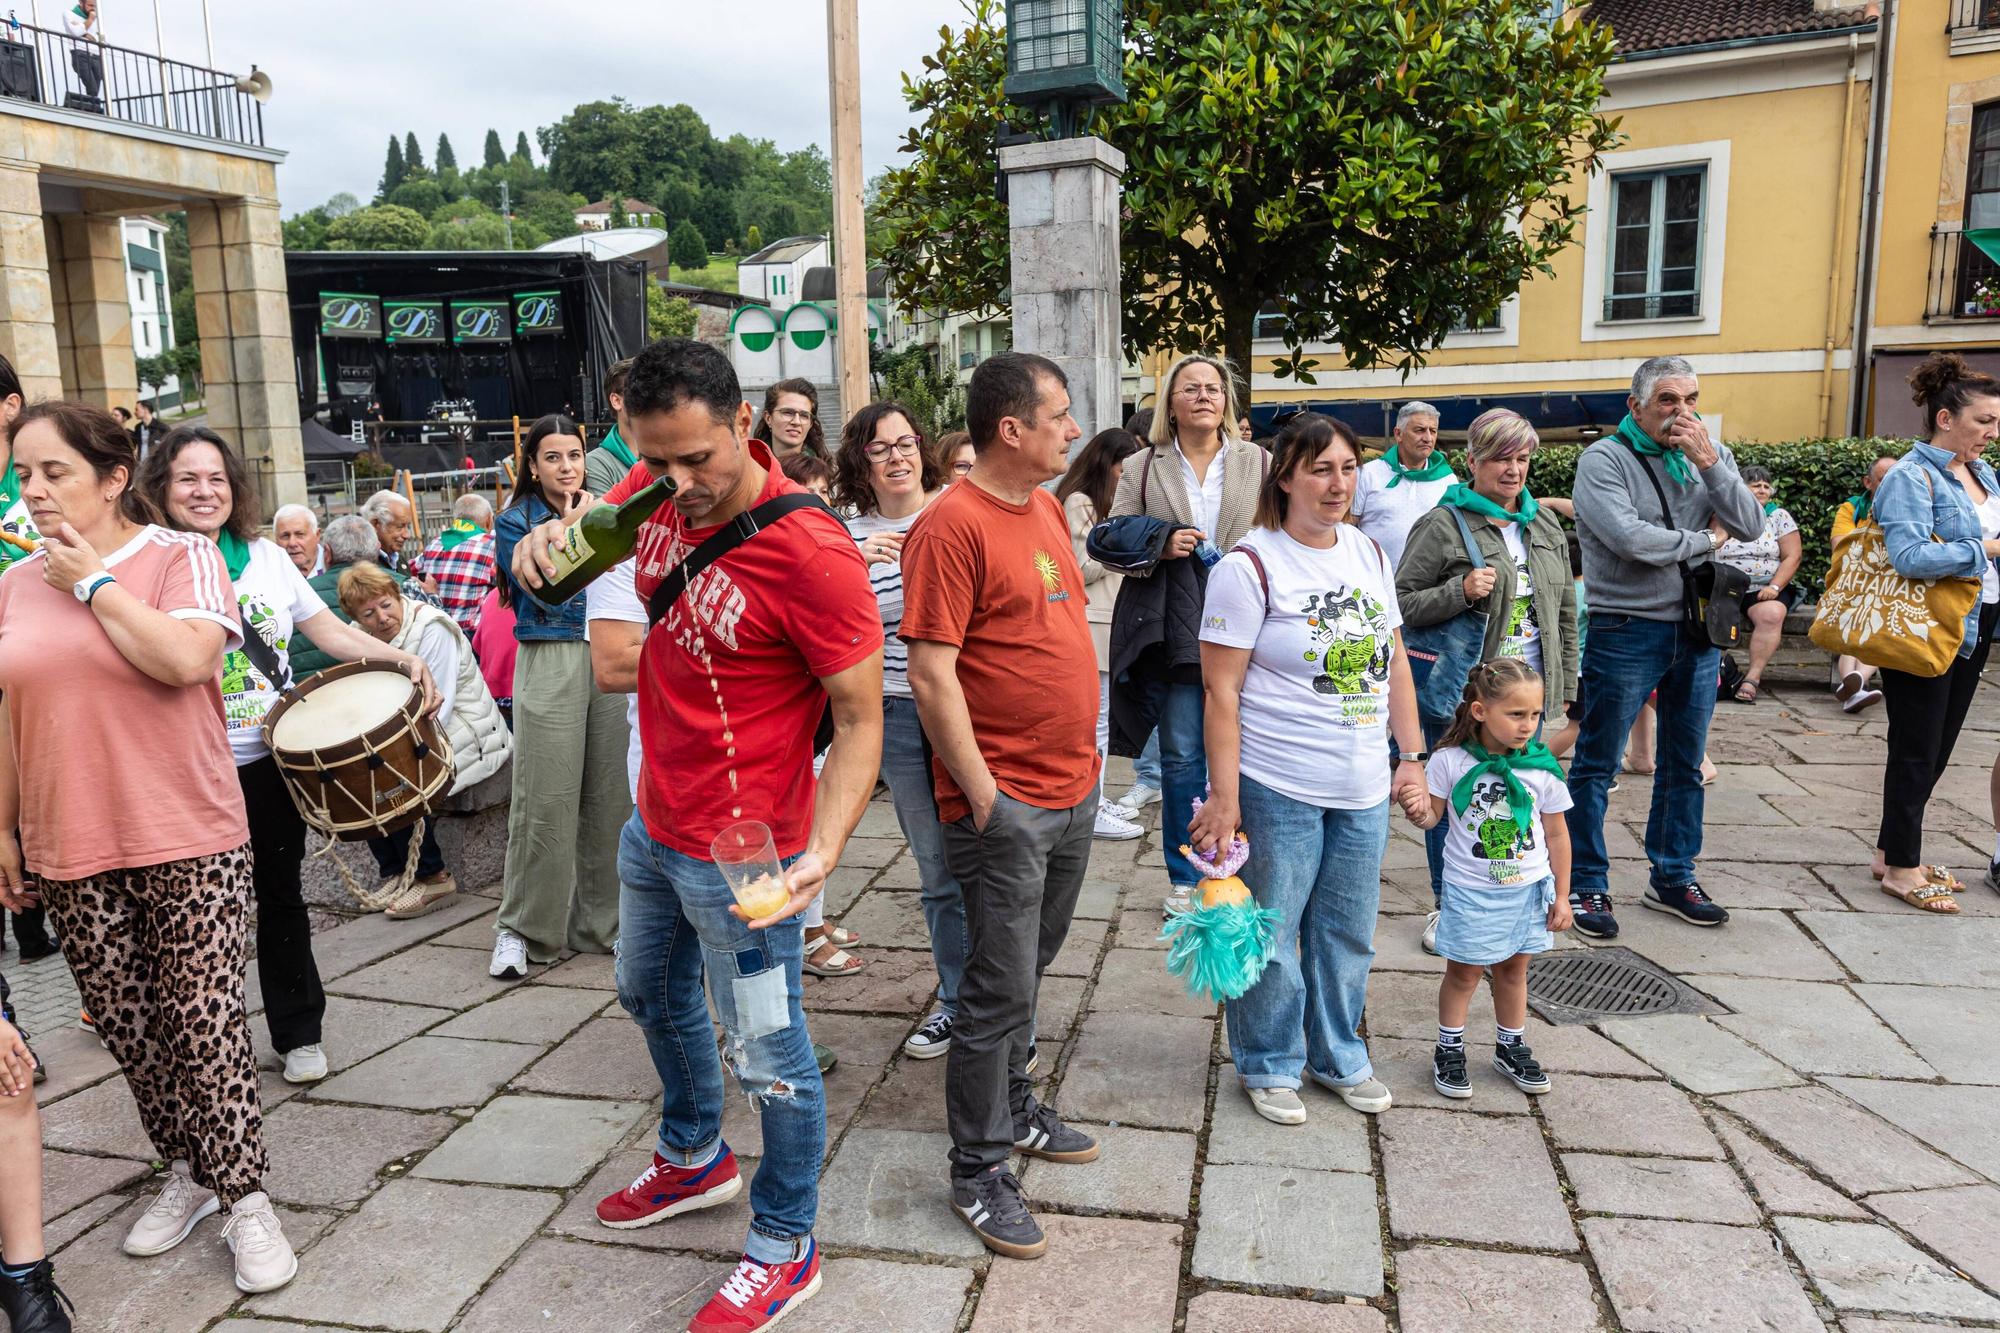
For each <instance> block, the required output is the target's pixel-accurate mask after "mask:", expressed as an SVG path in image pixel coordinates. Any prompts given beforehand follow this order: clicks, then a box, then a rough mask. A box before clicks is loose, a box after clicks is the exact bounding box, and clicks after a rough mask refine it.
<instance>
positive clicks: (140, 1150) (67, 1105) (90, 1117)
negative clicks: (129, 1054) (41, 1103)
mask: <svg viewBox="0 0 2000 1333" xmlns="http://www.w3.org/2000/svg"><path fill="white" fill-rule="evenodd" d="M42 1146H43V1147H45V1148H68V1149H71V1150H73V1151H76V1152H86V1153H101V1154H107V1155H110V1156H113V1157H132V1158H137V1159H138V1160H140V1161H142V1162H150V1161H152V1160H154V1157H153V1141H152V1140H151V1139H149V1138H147V1137H146V1128H145V1126H144V1125H142V1124H140V1123H139V1108H138V1105H137V1104H136V1103H134V1102H133V1100H132V1092H131V1089H129V1088H127V1087H126V1086H125V1080H124V1079H122V1078H114V1079H109V1080H107V1081H105V1082H103V1083H99V1084H97V1085H96V1086H94V1087H90V1088H86V1089H84V1090H83V1091H82V1092H79V1093H75V1094H73V1095H72V1096H68V1097H65V1098H63V1099H62V1100H61V1101H59V1102H57V1103H55V1105H53V1106H45V1107H43V1108H42Z"/></svg>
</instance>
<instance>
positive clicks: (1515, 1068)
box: [1493, 1041, 1549, 1096]
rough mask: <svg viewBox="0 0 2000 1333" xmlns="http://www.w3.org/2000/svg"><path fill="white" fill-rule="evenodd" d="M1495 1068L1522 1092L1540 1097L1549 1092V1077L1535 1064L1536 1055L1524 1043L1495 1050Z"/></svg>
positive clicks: (1496, 1047)
mask: <svg viewBox="0 0 2000 1333" xmlns="http://www.w3.org/2000/svg"><path fill="white" fill-rule="evenodd" d="M1493 1067H1494V1068H1495V1069H1497V1070H1499V1071H1500V1072H1501V1073H1503V1074H1505V1075H1506V1076H1507V1077H1508V1078H1509V1079H1511V1080H1512V1081H1513V1084H1514V1086H1515V1087H1517V1088H1519V1089H1520V1090H1521V1091H1522V1092H1528V1093H1533V1094H1535V1095H1536V1096H1540V1095H1541V1094H1542V1093H1545V1092H1547V1091H1548V1090H1549V1076H1548V1075H1547V1074H1544V1073H1543V1072H1542V1067H1541V1066H1540V1065H1538V1064H1536V1063H1535V1053H1534V1052H1533V1051H1531V1050H1529V1049H1528V1044H1527V1043H1526V1042H1524V1041H1517V1042H1515V1043H1513V1044H1512V1045H1510V1046H1495V1047H1494V1048H1493Z"/></svg>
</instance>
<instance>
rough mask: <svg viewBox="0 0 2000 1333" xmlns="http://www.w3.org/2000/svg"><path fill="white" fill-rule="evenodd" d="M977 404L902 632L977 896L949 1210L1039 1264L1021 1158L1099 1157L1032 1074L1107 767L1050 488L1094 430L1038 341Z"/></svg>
mask: <svg viewBox="0 0 2000 1333" xmlns="http://www.w3.org/2000/svg"><path fill="white" fill-rule="evenodd" d="M1214 405H1217V406H1219V405H1220V404H1219V403H1216V404H1214ZM965 415H966V424H967V426H968V427H969V428H970V429H971V432H972V439H973V445H974V449H975V451H976V454H977V461H976V462H975V463H974V465H973V469H972V471H971V473H969V474H968V475H967V476H966V478H965V480H964V481H963V482H960V483H958V484H956V485H954V486H952V487H951V488H950V489H949V490H947V491H946V492H945V494H944V495H943V497H942V498H940V499H939V500H938V501H937V502H936V504H935V505H933V506H931V507H930V508H929V509H928V510H927V511H926V512H925V514H924V516H923V519H922V520H921V521H920V522H919V523H917V524H916V526H915V527H914V528H913V529H912V531H911V532H910V536H909V540H908V542H907V543H905V545H904V548H903V552H902V556H903V560H902V566H903V577H904V581H905V582H904V600H903V621H902V627H901V634H902V638H903V641H904V642H905V643H907V644H908V645H909V649H910V668H909V670H910V686H911V690H912V692H913V693H914V694H915V697H916V702H917V710H918V712H919V714H920V715H921V716H922V718H923V729H924V732H925V734H927V735H928V736H929V737H930V739H931V743H932V745H933V746H935V747H936V750H937V759H938V763H937V766H936V767H937V772H936V793H937V803H938V813H939V817H940V818H942V819H943V820H944V821H945V830H944V846H945V859H946V862H947V864H948V865H949V866H950V867H951V872H952V874H953V875H954V876H955V877H956V878H957V880H958V882H959V884H960V885H961V886H963V889H964V897H965V924H966V945H967V953H966V968H965V977H964V980H963V981H962V983H961V984H960V986H959V992H958V1018H957V1022H956V1023H955V1024H954V1026H953V1030H952V1038H951V1050H950V1052H949V1054H948V1055H947V1057H946V1058H947V1059H948V1061H949V1062H950V1063H949V1064H948V1066H947V1067H946V1069H945V1124H946V1128H947V1130H948V1131H949V1132H950V1134H951V1145H952V1146H951V1154H950V1157H951V1166H950V1173H951V1206H952V1209H953V1211H955V1212H957V1214H958V1215H959V1216H960V1217H962V1218H964V1219H965V1222H966V1225H968V1226H969V1227H971V1228H972V1230H973V1233H974V1234H975V1235H977V1236H978V1237H979V1239H980V1240H981V1241H982V1242H983V1243H984V1244H985V1245H986V1247H987V1248H988V1249H990V1250H992V1251H993V1252H995V1253H996V1254H1003V1255H1006V1256H1008V1257H1010V1258H1016V1259H1032V1258H1035V1257H1037V1256H1039V1255H1041V1254H1042V1253H1043V1252H1044V1251H1046V1250H1047V1248H1048V1238H1047V1237H1046V1236H1045V1235H1044V1234H1043V1232H1042V1228H1041V1225H1040V1224H1039V1223H1038V1222H1037V1221H1036V1220H1035V1218H1034V1215H1033V1214H1032V1213H1030V1212H1029V1211H1028V1207H1027V1204H1026V1202H1025V1201H1024V1200H1023V1199H1022V1197H1021V1186H1020V1184H1019V1183H1018V1182H1017V1181H1016V1180H1015V1179H1014V1176H1013V1174H1012V1172H1011V1171H1009V1169H1008V1158H1009V1156H1010V1155H1011V1154H1013V1153H1016V1152H1019V1153H1021V1154H1023V1155H1025V1156H1029V1157H1039V1158H1042V1159H1044V1160H1046V1161H1051V1162H1090V1161H1095V1160H1096V1158H1097V1151H1098V1145H1097V1141H1096V1140H1095V1139H1093V1138H1091V1137H1090V1136H1089V1135H1088V1134H1085V1133H1083V1132H1082V1131H1080V1130H1078V1129H1075V1128H1073V1127H1071V1126H1069V1125H1065V1124H1064V1123H1063V1122H1062V1120H1061V1118H1060V1117H1058V1116H1057V1115H1056V1113H1055V1111H1054V1109H1053V1108H1051V1107H1047V1106H1044V1105H1042V1104H1041V1103H1040V1102H1038V1101H1037V1100H1036V1099H1035V1096H1034V1093H1033V1092H1032V1090H1031V1087H1030V1084H1029V1081H1028V1079H1029V1061H1030V1059H1031V1054H1032V1051H1033V1043H1034V1022H1035V999H1036V994H1037V991H1038V990H1039V988H1040V985H1041V978H1042V974H1043V973H1044V972H1045V971H1046V970H1047V969H1048V966H1049V964H1050V963H1051V962H1053V961H1054V959H1055V956H1056V953H1057V951H1058V950H1060V949H1061V948H1062V944H1063V940H1064V939H1065V938H1067V936H1068V934H1069V927H1070V918H1071V915H1072V914H1073V913H1074V911H1075V909H1076V895H1077V891H1078V890H1079V889H1080V888H1082V886H1083V875H1084V870H1085V869H1086V867H1087V866H1088V864H1089V861H1090V839H1091V831H1092V828H1093V826H1094V821H1095V819H1096V816H1097V807H1098V804H1099V785H1098V784H1099V780H1100V777H1101V769H1102V765H1101V764H1100V763H1099V762H1098V757H1097V747H1096V736H1095V731H1096V727H1095V716H1096V708H1097V688H1096V686H1097V682H1096V681H1095V680H1094V679H1093V673H1092V671H1091V669H1090V666H1089V663H1090V662H1091V661H1092V659H1093V656H1094V654H1093V652H1092V649H1091V643H1090V623H1089V621H1088V619H1087V618H1086V615H1085V611H1084V599H1083V572H1082V571H1081V570H1080V569H1078V568H1077V563H1076V558H1075V557H1074V556H1073V555H1071V554H1070V546H1069V526H1068V524H1067V522H1066V521H1065V520H1064V518H1063V514H1062V508H1061V506H1060V505H1058V504H1057V503H1056V501H1055V497H1054V496H1052V495H1050V494H1049V493H1048V491H1046V490H1045V489H1043V485H1042V484H1043V483H1044V482H1047V481H1052V480H1054V479H1055V478H1057V477H1059V476H1061V475H1062V474H1063V470H1064V465H1065V463H1066V461H1067V454H1068V448H1069V444H1070V442H1071V441H1072V440H1075V439H1077V438H1078V437H1079V436H1081V435H1082V433H1083V432H1082V431H1081V430H1080V429H1079V428H1078V426H1077V424H1076V421H1075V419H1074V418H1073V417H1072V416H1071V415H1070V398H1069V387H1068V384H1067V382H1066V381H1065V379H1064V378H1063V373H1062V371H1061V370H1060V369H1058V368H1057V366H1056V364H1055V363H1054V362H1053V361H1050V360H1048V359H1047V358H1045V357H1040V356H1035V355H1032V354H1030V353H1024V352H1001V353H999V354H997V355H995V356H991V357H988V358H987V359H986V360H985V361H982V362H981V363H980V364H979V366H978V367H977V368H976V369H975V370H974V371H973V372H972V382H971V384H970V385H969V386H968V388H967V391H966V412H965ZM1217 467H1218V468H1219V467H1220V464H1219V463H1218V464H1217ZM974 699H976V700H978V703H979V711H978V713H977V719H978V720H977V721H975V720H974V717H975V715H974V713H973V712H972V709H971V706H970V702H969V701H971V700H974Z"/></svg>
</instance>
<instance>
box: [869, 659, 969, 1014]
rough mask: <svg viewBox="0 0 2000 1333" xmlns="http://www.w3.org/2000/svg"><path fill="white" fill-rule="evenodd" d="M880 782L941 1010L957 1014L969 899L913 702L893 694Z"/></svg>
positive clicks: (886, 705)
mask: <svg viewBox="0 0 2000 1333" xmlns="http://www.w3.org/2000/svg"><path fill="white" fill-rule="evenodd" d="M882 780H883V781H884V782H886V783H888V784H889V799H890V801H891V802H892V803H893V804H894V805H895V807H896V824H897V826H898V827H900V828H901V829H902V830H903V837H904V839H905V840H906V841H908V843H909V844H910V855H911V856H913V857H915V858H916V861H917V882H918V883H919V884H921V885H922V886H923V899H924V925H925V926H926V927H927V928H928V929H929V931H930V937H931V958H932V959H933V960H934V961H935V962H936V963H937V974H938V1008H940V1009H942V1010H943V1011H944V1012H945V1013H947V1014H951V1015H954V1016H956V1015H957V1013H958V983H959V980H960V978H962V977H964V976H965V895H964V894H963V893H962V892H960V890H959V887H958V881H957V880H955V879H953V878H952V877H951V871H950V869H948V868H947V867H946V865H945V861H944V829H943V827H942V826H941V825H940V824H939V823H938V809H937V789H936V787H935V786H933V784H932V779H931V751H930V746H928V745H926V744H925V743H924V728H923V724H922V723H921V722H919V721H918V720H917V701H916V700H915V699H905V698H902V697H901V696H900V695H894V694H891V695H885V696H884V697H883V699H882Z"/></svg>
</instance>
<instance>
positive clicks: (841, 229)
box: [826, 0, 870, 416]
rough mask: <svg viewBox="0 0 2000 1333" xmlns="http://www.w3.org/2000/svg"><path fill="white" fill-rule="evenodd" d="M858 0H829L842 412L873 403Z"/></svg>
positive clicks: (828, 50)
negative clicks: (870, 373) (862, 163)
mask: <svg viewBox="0 0 2000 1333" xmlns="http://www.w3.org/2000/svg"><path fill="white" fill-rule="evenodd" d="M855 5H856V0H826V65H827V89H828V94H829V97H830V98H831V101H832V111H833V286H834V293H835V300H836V307H835V309H836V317H837V318H838V320H839V324H840V336H839V339H838V343H837V345H838V346H839V348H840V411H841V415H842V416H853V415H854V414H855V413H856V412H858V411H860V410H861V409H862V408H863V407H865V406H866V405H867V403H868V399H869V397H870V394H869V387H868V243H867V236H866V231H865V229H864V227H863V224H862V220H861V38H860V23H859V21H858V19H857V18H856V16H855Z"/></svg>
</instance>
